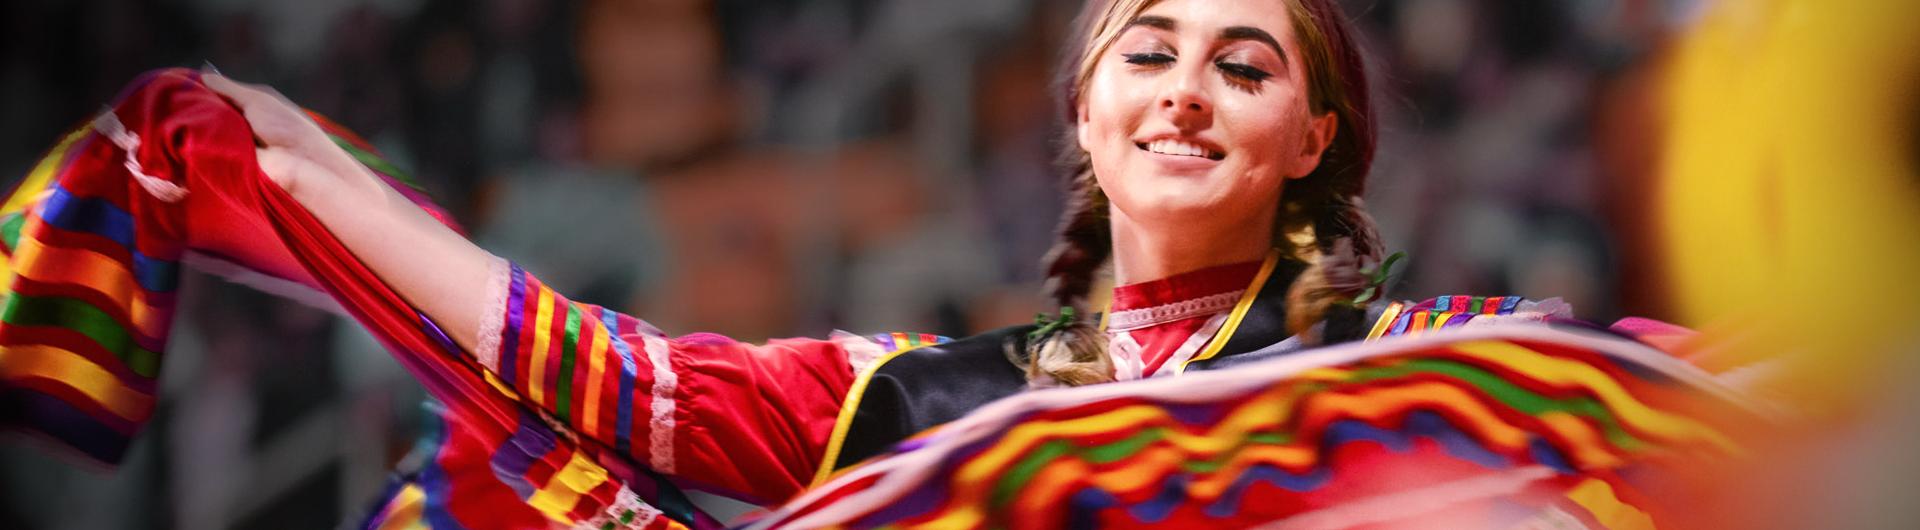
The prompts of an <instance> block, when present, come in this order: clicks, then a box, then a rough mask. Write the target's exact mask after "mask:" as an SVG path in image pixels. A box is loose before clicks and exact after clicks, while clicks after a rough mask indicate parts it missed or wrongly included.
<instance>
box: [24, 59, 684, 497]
mask: <svg viewBox="0 0 1920 530" xmlns="http://www.w3.org/2000/svg"><path fill="white" fill-rule="evenodd" d="M315 118H316V121H318V122H319V123H320V125H321V127H322V128H323V129H324V130H326V131H327V132H328V133H329V135H330V136H331V137H332V139H333V140H334V142H335V143H336V144H338V145H341V146H342V147H343V148H345V149H346V150H347V151H348V152H349V153H351V154H352V155H354V156H355V157H357V158H358V159H359V160H360V161H361V162H362V163H363V164H364V165H366V166H367V167H368V168H369V169H372V170H374V171H375V172H376V174H378V175H379V176H380V178H382V179H383V180H385V182H386V183H387V184H388V185H389V186H391V187H392V188H394V189H395V190H396V191H398V192H399V193H400V194H402V195H403V196H406V197H408V198H410V199H411V200H413V201H414V202H415V204H416V205H418V206H419V207H421V208H422V209H424V210H425V211H427V212H428V213H429V214H430V215H432V216H434V217H435V218H437V219H439V220H440V221H441V222H442V223H445V224H448V226H450V227H451V226H453V224H452V223H451V221H450V218H449V217H448V216H447V215H446V214H445V212H444V211H442V210H440V209H439V208H437V207H434V206H433V205H432V204H431V202H429V201H428V200H427V198H426V197H425V196H424V195H423V194H421V193H420V192H419V190H417V189H416V188H414V187H413V186H412V185H411V182H410V181H409V180H408V179H407V178H406V176H405V175H404V174H402V173H400V172H399V171H397V170H396V169H394V168H393V166H392V165H391V164H388V163H387V162H385V161H384V160H382V159H381V158H380V157H379V156H378V155H377V154H375V153H374V151H373V149H372V148H371V147H370V146H369V145H368V144H367V143H366V142H365V141H364V140H362V139H360V138H358V137H357V136H355V135H353V134H352V133H351V132H348V131H346V130H345V129H344V128H341V127H339V126H338V125H337V124H334V123H332V122H330V121H327V120H326V119H324V118H321V117H318V116H315ZM456 230H457V227H456ZM0 247H4V252H5V254H6V256H7V260H6V263H5V264H4V267H0V277H4V278H6V279H7V280H8V282H7V283H6V284H5V286H4V288H3V289H0V294H4V296H5V307H4V312H0V426H5V427H10V428H15V429H20V430H25V431H28V432H32V433H38V434H41V435H44V436H46V437H48V438H51V439H53V440H55V441H57V442H59V443H60V444H62V445H65V446H67V447H71V448H74V449H77V450H78V451H79V452H80V453H82V454H84V455H86V456H88V457H90V458H93V459H95V460H99V461H101V462H105V463H109V464H111V463H115V462H117V461H118V460H119V459H120V458H121V456H122V455H123V454H124V452H125V450H126V448H127V445H128V443H129V441H130V440H131V439H132V437H133V436H135V435H136V434H137V433H138V432H139V430H140V427H141V426H142V425H143V424H144V423H145V422H146V421H147V420H148V419H149V418H150V417H151V415H152V413H153V408H154V402H155V398H156V396H155V392H156V390H157V388H158V385H157V384H156V381H155V377H156V376H157V375H158V373H159V369H160V366H161V363H162V361H163V360H164V358H165V357H166V356H165V353H164V352H165V347H166V341H167V335H168V328H169V326H170V325H171V321H172V316H173V311H174V296H175V293H174V291H175V288H176V285H177V282H178V275H179V272H180V268H181V266H182V265H190V266H195V267H196V268H201V269H204V270H207V272H212V273H215V274H219V275H223V276H227V277H229V278H232V279H235V280H236V281H241V282H242V283H247V284H250V285H255V286H259V287H263V288H266V289H268V290H270V291H272V292H274V293H276V294H282V295H287V296H290V297H294V298H298V299H305V300H308V301H317V302H319V303H324V304H330V305H334V306H335V307H338V308H340V309H342V310H344V311H345V312H346V313H348V314H349V315H351V316H353V317H354V318H355V319H356V320H358V321H359V322H360V323H361V325H363V326H365V327H366V328H367V329H368V330H369V331H370V332H372V333H373V335H374V336H375V337H376V338H377V339H379V341H380V342H381V343H382V344H383V345H385V346H386V347H387V349H388V350H389V351H391V352H392V353H393V354H394V356H395V358H396V359H397V360H398V361H399V362H400V364H401V365H402V366H404V367H406V368H407V369H408V370H409V371H411V372H412V373H413V374H414V375H415V377H416V378H418V379H419V380H420V382H421V383H422V384H423V385H424V386H425V387H426V388H427V390H428V391H429V392H430V393H431V394H432V395H434V396H435V397H436V398H437V399H438V400H439V401H440V402H441V403H444V404H445V411H444V413H443V414H442V416H443V417H444V418H445V420H446V422H445V428H444V429H443V430H441V431H439V434H438V439H436V440H433V442H432V443H431V444H429V445H430V446H431V447H432V448H433V450H432V451H431V452H430V453H428V454H427V456H426V457H425V460H426V462H425V463H424V465H423V466H422V467H421V468H420V469H419V470H416V471H415V472H413V473H412V474H411V475H410V477H411V478H410V479H409V480H408V481H407V482H405V483H403V484H401V485H398V486H396V487H395V488H393V490H392V493H393V495H392V496H391V497H390V498H389V499H387V501H386V502H385V503H383V505H382V507H381V508H380V509H378V510H376V511H375V513H374V514H373V516H372V517H370V518H369V519H368V521H367V523H368V524H370V525H373V526H378V527H406V526H428V527H433V528H469V527H471V528H492V527H543V526H549V525H552V524H555V523H558V524H564V525H582V524H588V525H592V526H593V527H595V528H599V527H605V526H608V524H609V523H616V524H613V526H614V527H623V528H646V527H651V528H673V527H687V526H691V527H693V528H714V527H718V526H719V524H718V523H717V522H716V521H713V520H712V519H711V518H709V517H706V516H705V515H704V514H700V513H699V512H698V511H697V510H695V509H693V508H692V506H691V505H690V504H688V503H687V502H686V500H685V498H684V496H681V495H680V493H679V490H678V489H676V488H675V487H674V486H673V485H672V484H670V483H668V482H666V481H665V480H664V479H663V478H661V477H660V476H659V475H657V474H654V473H652V472H650V471H647V470H645V469H640V468H636V467H635V466H632V465H629V464H627V463H626V462H625V461H624V460H623V459H622V458H621V457H620V456H619V454H618V453H616V452H613V451H609V450H607V449H606V448H603V447H601V446H599V445H596V444H595V443H594V442H593V441H592V440H587V439H581V438H580V437H579V436H576V435H575V434H573V433H571V432H568V430H567V429H565V428H564V427H562V426H560V425H558V424H557V423H554V422H552V421H548V420H549V418H548V417H547V416H544V415H543V414H544V413H543V412H541V409H540V408H538V407H534V406H530V404H528V403H526V402H525V401H524V400H523V399H522V398H521V397H520V396H519V395H517V394H516V393H514V392H513V391H512V389H511V387H509V386H506V385H504V384H502V383H501V382H500V381H498V380H497V379H495V378H494V377H492V375H491V374H490V373H488V372H486V371H484V370H482V369H480V368H479V367H478V366H475V365H474V364H473V362H474V361H473V357H472V356H471V355H469V354H468V353H466V352H463V351H460V350H459V349H458V348H457V347H456V346H455V345H454V343H453V342H452V341H451V340H448V338H447V337H446V336H445V334H443V333H442V332H441V331H440V329H439V327H438V326H436V325H435V324H434V323H433V322H432V321H430V320H428V319H427V318H425V317H424V316H423V315H422V314H421V313H419V312H418V311H417V310H415V309H414V308H413V307H412V306H410V305H408V304H407V303H406V301H405V300H403V299H402V298H401V297H400V296H399V295H398V294H397V293H394V292H393V291H392V290H391V289H389V288H387V287H386V285H385V284H384V283H382V282H381V281H380V280H379V279H378V278H377V277H376V276H375V275H374V274H373V273H372V272H371V271H369V270H367V269H366V268H365V266H364V265H362V264H360V263H359V262H358V261H356V260H355V259H354V258H353V257H352V255H351V253H350V252H348V251H347V250H346V249H345V247H343V246H342V245H341V244H340V242H339V241H338V240H336V239H334V238H333V237H332V235H331V234H330V233H329V232H327V230H326V229H325V228H324V227H323V226H322V225H321V224H320V223H319V221H318V220H317V219H315V218H314V217H313V216H312V215H311V214H309V213H307V212H306V210H305V209H304V208H302V207H300V205H299V204H298V203H297V202H295V201H294V199H293V198H292V197H291V196H289V195H288V194H287V193H286V192H285V190H283V189H281V188H280V187H278V186H277V185H275V184H273V183H272V182H271V181H270V180H268V179H267V178H266V177H265V175H264V174H262V173H261V172H260V170H259V168H258V165H257V162H256V161H255V160H254V143H253V139H252V136H251V130H250V129H249V127H248V125H247V123H246V120H245V118H244V117H242V116H241V115H240V114H239V113H238V112H237V111H236V110H235V109H233V108H232V107H231V105H230V104H228V103H227V102H226V101H225V100H223V99H222V98H221V97H220V96H219V95H217V94H215V93H213V92H212V91H211V90H209V89H207V88H206V87H205V86H204V85H202V84H201V83H200V80H199V73H198V72H194V71H190V70H180V69H172V70H161V71H156V72H152V73H149V74H147V75H144V76H142V77H141V78H139V79H138V80H136V81H135V82H134V83H133V84H132V85H131V86H130V87H129V88H128V89H127V90H126V92H124V93H123V94H122V95H121V96H120V98H119V99H118V100H117V101H116V102H115V103H114V104H113V105H112V106H110V107H109V108H108V109H107V110H106V111H104V112H103V113H102V114H101V115H100V116H99V117H98V118H97V119H95V120H94V121H93V122H92V123H91V124H90V125H88V126H86V127H82V128H81V129H80V130H78V131H76V132H74V133H72V134H69V135H67V136H66V137H65V138H63V139H62V140H61V141H60V142H59V143H58V144H57V145H56V146H55V147H54V149H53V150H52V151H50V152H49V153H48V155H47V156H46V157H45V159H44V160H43V161H42V162H40V164H39V165H38V166H36V167H35V168H34V169H33V171H32V173H31V174H29V175H28V177H27V179H25V180H24V181H23V182H22V183H21V184H20V186H19V187H18V188H17V190H16V191H15V192H14V193H13V194H12V196H11V197H10V198H9V199H8V200H7V202H6V203H5V204H4V205H3V206H0ZM654 507H660V508H665V510H664V511H663V510H660V509H655V508H654ZM649 513H651V514H655V515H657V516H656V517H652V518H647V517H643V515H644V514H649ZM623 519H624V520H623Z"/></svg>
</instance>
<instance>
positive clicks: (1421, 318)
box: [1407, 311, 1431, 335]
mask: <svg viewBox="0 0 1920 530" xmlns="http://www.w3.org/2000/svg"><path fill="white" fill-rule="evenodd" d="M1430 313H1431V311H1415V312H1414V313H1413V321H1412V322H1409V323H1408V324H1407V334H1408V335H1412V334H1415V333H1419V332H1421V331H1425V330H1426V329H1427V315H1428V314H1430Z"/></svg>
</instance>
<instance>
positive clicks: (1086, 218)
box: [1006, 167, 1113, 388]
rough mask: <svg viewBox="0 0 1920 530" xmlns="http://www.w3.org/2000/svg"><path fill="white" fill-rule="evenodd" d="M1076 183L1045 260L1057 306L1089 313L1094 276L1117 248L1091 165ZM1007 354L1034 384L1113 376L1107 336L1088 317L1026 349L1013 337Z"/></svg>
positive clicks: (1077, 383)
mask: <svg viewBox="0 0 1920 530" xmlns="http://www.w3.org/2000/svg"><path fill="white" fill-rule="evenodd" d="M1074 188H1075V189H1074V190H1073V194H1072V196H1073V198H1072V199H1070V200H1069V202H1068V203H1067V211H1066V212H1065V214H1064V215H1063V216H1062V217H1061V220H1060V229H1059V236H1060V239H1059V242H1058V243H1055V244H1054V246H1053V250H1052V251H1050V252H1048V253H1047V257H1046V260H1045V263H1046V271H1047V285H1046V291H1047V295H1048V296H1049V297H1050V298H1052V299H1053V301H1054V303H1055V305H1058V306H1060V307H1073V308H1078V309H1080V311H1077V313H1079V314H1083V315H1084V314H1088V312H1087V311H1086V310H1085V309H1086V308H1085V307H1084V306H1085V305H1086V301H1087V294H1088V293H1089V292H1091V291H1092V290H1093V281H1094V278H1095V277H1096V276H1097V275H1098V274H1099V272H1100V267H1101V266H1104V265H1106V263H1107V257H1108V256H1109V255H1111V254H1112V253H1113V235H1112V232H1111V228H1110V227H1109V226H1108V225H1107V200H1106V196H1105V195H1102V194H1101V193H1100V187H1099V185H1098V184H1097V183H1095V182H1094V180H1093V172H1092V170H1091V168H1090V167H1088V168H1083V169H1082V170H1081V171H1079V172H1078V173H1077V176H1076V177H1075V178H1074ZM1006 353H1007V358H1008V359H1009V360H1012V361H1013V363H1014V364H1015V365H1017V366H1023V367H1025V368H1026V369H1027V381H1028V384H1029V385H1031V386H1033V387H1035V388H1043V387H1051V386H1061V385H1064V386H1080V385H1086V384H1093V383H1104V382H1108V381H1112V380H1113V361H1112V359H1110V358H1108V357H1107V337H1106V335H1105V334H1103V333H1101V332H1100V330H1099V329H1098V328H1096V327H1095V326H1094V325H1093V323H1092V322H1088V321H1085V320H1081V321H1077V322H1074V323H1073V324H1072V325H1069V326H1067V327H1066V328H1064V329H1061V330H1060V331H1057V332H1054V333H1051V334H1048V335H1047V336H1045V337H1042V338H1040V340H1037V341H1034V342H1033V343H1031V344H1027V346H1026V351H1025V352H1021V351H1019V348H1016V347H1014V344H1013V343H1012V342H1009V343H1008V344H1007V345H1006ZM1023 353H1024V355H1022V354H1023ZM1023 359H1024V360H1023Z"/></svg>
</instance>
